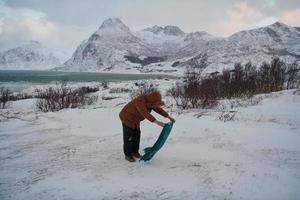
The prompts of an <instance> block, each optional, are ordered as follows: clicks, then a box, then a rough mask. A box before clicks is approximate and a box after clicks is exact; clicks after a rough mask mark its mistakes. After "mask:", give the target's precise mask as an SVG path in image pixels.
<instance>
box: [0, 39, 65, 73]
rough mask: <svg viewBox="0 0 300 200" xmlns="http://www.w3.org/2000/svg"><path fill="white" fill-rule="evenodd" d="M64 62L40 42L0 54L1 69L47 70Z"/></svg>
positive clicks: (31, 42)
mask: <svg viewBox="0 0 300 200" xmlns="http://www.w3.org/2000/svg"><path fill="white" fill-rule="evenodd" d="M62 61H63V60H60V59H59V58H58V57H56V56H55V53H53V52H51V51H50V50H49V49H47V48H46V47H44V46H43V45H42V44H41V43H39V42H38V41H30V42H29V43H27V44H24V45H22V46H19V47H16V48H13V49H10V50H7V51H4V52H0V69H5V70H33V69H35V70H46V69H51V68H54V67H58V66H61V64H62Z"/></svg>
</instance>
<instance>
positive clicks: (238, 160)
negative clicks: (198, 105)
mask: <svg viewBox="0 0 300 200" xmlns="http://www.w3.org/2000/svg"><path fill="white" fill-rule="evenodd" d="M156 83H158V82H156ZM159 83H160V84H159V88H160V89H161V91H163V96H164V100H165V101H166V104H167V107H166V110H167V111H168V112H169V113H170V114H171V115H172V116H173V117H174V118H176V123H175V124H174V127H173V130H172V132H171V134H170V137H169V138H168V140H167V142H166V144H165V145H164V147H163V148H162V149H161V150H160V151H159V152H158V153H157V154H156V156H155V157H154V158H153V159H152V160H151V161H149V162H146V163H144V162H136V163H129V162H127V161H126V160H125V159H124V156H123V152H122V144H123V143H122V142H123V141H122V140H123V138H122V137H123V136H122V126H121V122H120V120H119V117H118V113H119V112H120V110H121V109H122V107H123V106H124V105H125V103H126V102H128V101H129V100H130V97H129V94H126V93H109V89H106V90H103V89H101V90H100V91H99V92H97V93H96V94H97V95H99V97H101V96H111V97H118V98H115V99H113V100H110V101H107V100H106V101H105V100H102V99H101V98H99V101H98V102H97V103H96V104H94V105H91V106H87V107H85V108H81V109H65V110H62V111H59V112H55V113H40V112H37V111H35V109H34V103H35V101H36V100H35V99H29V100H22V101H17V102H13V103H11V105H10V107H9V108H7V109H5V110H1V111H0V114H1V116H0V137H1V140H0V148H1V151H0V199H1V200H6V199H31V200H34V199H178V200H179V199H180V200H182V199H193V200H194V199H195V200H196V199H197V200H198V199H262V200H265V199H295V200H297V199H299V196H300V191H299V188H300V145H299V143H300V131H299V130H300V91H299V90H289V91H282V92H276V93H271V94H266V95H264V94H263V95H258V96H255V97H254V99H255V100H257V103H254V105H252V106H251V105H248V106H245V104H243V105H242V104H241V103H240V104H238V105H239V106H232V105H234V104H235V101H234V100H230V101H229V100H226V101H223V102H222V103H221V104H220V105H219V106H218V107H217V108H216V109H213V110H189V111H184V112H183V111H180V110H178V109H177V108H176V107H175V106H173V105H172V100H171V99H170V98H169V97H166V96H165V95H164V94H165V91H166V89H167V88H169V86H170V85H171V84H173V83H172V82H168V81H165V82H159ZM132 85H133V82H122V83H112V84H110V85H109V87H110V88H131V87H133V86H132ZM249 101H250V100H249ZM227 111H235V115H234V118H233V120H231V121H227V122H224V121H222V120H220V119H219V116H220V115H221V114H222V113H224V112H227ZM4 116H11V118H10V119H7V118H6V117H4ZM155 117H156V118H158V119H160V120H162V121H164V122H167V121H168V120H166V119H164V118H162V117H160V116H158V115H156V114H155ZM141 130H142V135H141V150H142V149H143V148H145V147H148V146H151V145H153V144H154V142H155V141H156V139H157V138H158V135H159V133H160V131H161V128H159V127H158V126H156V125H154V124H151V123H150V122H149V121H146V120H145V121H143V122H142V123H141ZM141 153H142V151H141Z"/></svg>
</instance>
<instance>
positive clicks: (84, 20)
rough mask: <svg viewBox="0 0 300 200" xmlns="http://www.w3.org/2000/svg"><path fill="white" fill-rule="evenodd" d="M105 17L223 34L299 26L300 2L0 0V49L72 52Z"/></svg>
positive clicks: (132, 23) (132, 25) (140, 25)
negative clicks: (31, 45) (39, 46)
mask: <svg viewBox="0 0 300 200" xmlns="http://www.w3.org/2000/svg"><path fill="white" fill-rule="evenodd" d="M110 17H111V18H114V17H119V18H120V19H121V20H122V21H123V22H124V23H125V24H126V25H127V26H128V27H129V28H130V29H131V30H134V31H136V30H140V29H143V28H145V27H148V26H153V25H160V26H165V25H176V26H179V27H180V28H181V29H182V30H183V31H185V32H192V31H202V30H205V31H207V32H209V33H211V34H213V35H216V36H229V35H231V34H233V33H235V32H237V31H240V30H244V29H252V28H256V27H261V26H265V25H269V24H272V23H274V22H276V21H281V22H284V23H286V24H288V25H291V26H300V0H248V1H247V0H218V1H217V0H0V50H5V49H8V48H12V47H15V46H16V45H18V44H21V43H24V42H26V41H29V40H38V41H40V42H42V43H43V44H44V45H46V46H49V47H51V48H59V49H70V50H74V49H75V48H76V47H77V45H79V44H80V42H81V41H82V40H84V39H87V38H88V37H89V36H90V35H91V34H92V33H93V32H94V31H96V30H97V29H98V27H99V26H100V25H101V23H102V21H103V20H105V19H107V18H110Z"/></svg>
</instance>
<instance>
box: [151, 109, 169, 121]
mask: <svg viewBox="0 0 300 200" xmlns="http://www.w3.org/2000/svg"><path fill="white" fill-rule="evenodd" d="M153 110H154V111H155V112H157V113H158V114H160V115H161V116H163V117H166V118H167V117H168V116H169V114H168V113H167V112H166V111H165V110H164V109H162V108H161V107H157V108H153Z"/></svg>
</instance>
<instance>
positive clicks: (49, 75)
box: [0, 70, 174, 92]
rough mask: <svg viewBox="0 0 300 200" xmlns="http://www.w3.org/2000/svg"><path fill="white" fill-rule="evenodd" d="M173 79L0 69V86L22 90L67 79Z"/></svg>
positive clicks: (96, 80) (77, 80) (86, 81)
mask: <svg viewBox="0 0 300 200" xmlns="http://www.w3.org/2000/svg"><path fill="white" fill-rule="evenodd" d="M163 78H169V79H172V78H174V76H171V75H158V74H116V73H97V72H60V71H33V70H0V88H1V87H4V88H8V89H9V90H11V91H13V92H20V91H23V90H24V89H28V88H30V87H32V86H37V85H48V84H51V83H54V82H56V83H57V82H63V81H66V82H68V83H71V84H75V83H88V82H103V81H106V82H116V81H130V80H147V79H163Z"/></svg>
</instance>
